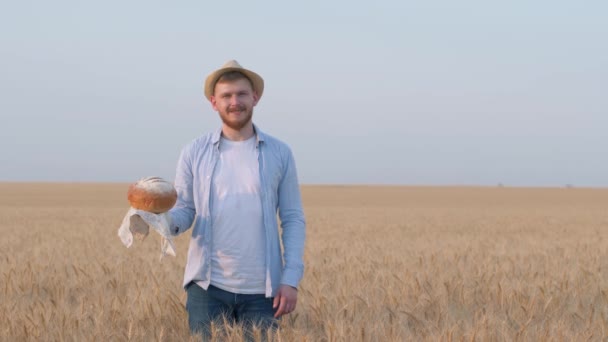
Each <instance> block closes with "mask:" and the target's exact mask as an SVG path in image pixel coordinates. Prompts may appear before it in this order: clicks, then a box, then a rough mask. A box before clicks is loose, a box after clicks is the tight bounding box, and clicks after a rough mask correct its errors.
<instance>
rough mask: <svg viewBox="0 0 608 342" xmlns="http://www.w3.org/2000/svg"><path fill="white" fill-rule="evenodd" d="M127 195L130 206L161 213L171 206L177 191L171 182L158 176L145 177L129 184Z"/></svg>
mask: <svg viewBox="0 0 608 342" xmlns="http://www.w3.org/2000/svg"><path fill="white" fill-rule="evenodd" d="M127 197H128V199H129V203H130V204H131V207H133V208H135V209H139V210H144V211H148V212H151V213H155V214H161V213H164V212H167V211H169V209H171V208H173V206H174V205H175V202H176V201H177V191H175V188H174V187H173V184H171V183H169V182H167V181H166V180H164V179H162V178H160V177H147V178H142V179H140V180H139V181H137V182H136V183H133V184H131V186H129V191H128V193H127Z"/></svg>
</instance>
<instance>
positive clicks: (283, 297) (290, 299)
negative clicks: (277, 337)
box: [272, 285, 298, 318]
mask: <svg viewBox="0 0 608 342" xmlns="http://www.w3.org/2000/svg"><path fill="white" fill-rule="evenodd" d="M297 301H298V290H297V289H296V288H294V287H291V286H289V285H281V287H279V291H278V292H277V295H276V297H274V302H273V303H272V308H273V309H276V308H277V307H278V309H277V311H276V313H275V314H274V317H275V318H279V317H281V316H282V315H286V314H289V313H291V312H292V311H293V310H295V309H296V303H297Z"/></svg>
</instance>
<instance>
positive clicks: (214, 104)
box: [209, 95, 217, 111]
mask: <svg viewBox="0 0 608 342" xmlns="http://www.w3.org/2000/svg"><path fill="white" fill-rule="evenodd" d="M209 101H211V106H212V107H213V110H215V111H217V102H216V100H215V95H211V98H210V99H209Z"/></svg>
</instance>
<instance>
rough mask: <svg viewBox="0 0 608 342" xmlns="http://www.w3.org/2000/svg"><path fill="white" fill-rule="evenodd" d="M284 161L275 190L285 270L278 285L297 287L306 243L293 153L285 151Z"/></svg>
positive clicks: (302, 272) (288, 150)
mask: <svg viewBox="0 0 608 342" xmlns="http://www.w3.org/2000/svg"><path fill="white" fill-rule="evenodd" d="M286 154H287V156H286V157H287V158H286V163H285V169H284V172H283V177H282V179H281V181H280V183H279V188H278V199H279V200H278V207H279V208H278V210H279V218H280V219H281V228H282V231H283V232H282V234H281V240H282V241H283V247H284V252H283V259H284V260H285V266H284V268H283V273H282V276H281V284H285V285H290V286H293V287H295V288H297V287H298V284H299V283H300V280H301V279H302V276H303V274H304V261H303V257H304V240H305V239H306V221H305V219H304V211H303V210H302V199H301V195H300V185H299V184H298V175H297V171H296V165H295V161H294V158H293V153H292V152H291V150H290V149H287V153H286Z"/></svg>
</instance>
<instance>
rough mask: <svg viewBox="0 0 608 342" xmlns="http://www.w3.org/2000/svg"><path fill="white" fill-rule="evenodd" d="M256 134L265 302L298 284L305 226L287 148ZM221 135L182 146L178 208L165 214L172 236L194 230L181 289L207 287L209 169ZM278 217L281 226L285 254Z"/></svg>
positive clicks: (209, 228)
mask: <svg viewBox="0 0 608 342" xmlns="http://www.w3.org/2000/svg"><path fill="white" fill-rule="evenodd" d="M254 131H255V134H256V151H257V156H258V163H259V167H260V184H261V200H262V216H263V222H264V230H265V232H266V297H274V296H275V295H276V292H277V290H278V289H279V286H280V285H281V284H285V285H290V286H293V287H297V286H298V284H299V283H300V280H301V279H302V275H303V273H304V262H303V254H304V240H305V238H306V222H305V219H304V212H303V210H302V200H301V196H300V187H299V184H298V177H297V172H296V165H295V161H294V158H293V154H292V152H291V150H290V148H289V146H287V145H286V144H285V143H283V142H282V141H279V140H278V139H276V138H274V137H272V136H269V135H267V134H264V133H263V132H261V131H260V130H259V129H258V127H257V126H255V125H254ZM221 132H222V130H221V128H220V129H218V130H216V131H215V132H212V133H208V134H205V135H203V136H201V137H199V138H197V139H195V140H194V141H192V142H191V143H190V144H188V145H186V146H185V147H184V148H183V149H182V152H181V154H180V157H179V161H178V163H177V171H176V175H175V189H176V190H177V203H176V204H175V207H173V209H171V211H170V212H169V214H170V215H171V220H172V223H171V233H172V234H174V235H178V234H181V233H183V232H185V231H186V230H188V229H190V228H191V227H192V229H193V230H192V238H191V239H190V247H189V249H188V261H187V263H186V270H185V272H184V283H183V285H184V287H185V286H186V285H188V284H189V283H190V282H191V281H196V282H197V283H198V284H202V285H203V288H204V289H207V288H208V287H209V282H210V278H211V267H210V266H211V246H210V244H211V241H212V239H211V232H212V229H211V227H210V225H211V211H210V206H211V204H212V203H211V200H212V197H211V196H210V194H211V192H210V189H211V180H212V178H213V170H214V167H215V165H216V163H217V161H218V158H219V143H220V136H221ZM277 213H278V216H279V218H280V221H281V229H282V234H281V236H280V239H281V240H282V242H283V246H284V252H283V255H281V245H280V240H279V228H278V222H277ZM193 223H194V224H193ZM234 238H235V239H238V238H239V237H238V236H235V237H234ZM283 260H284V262H283Z"/></svg>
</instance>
